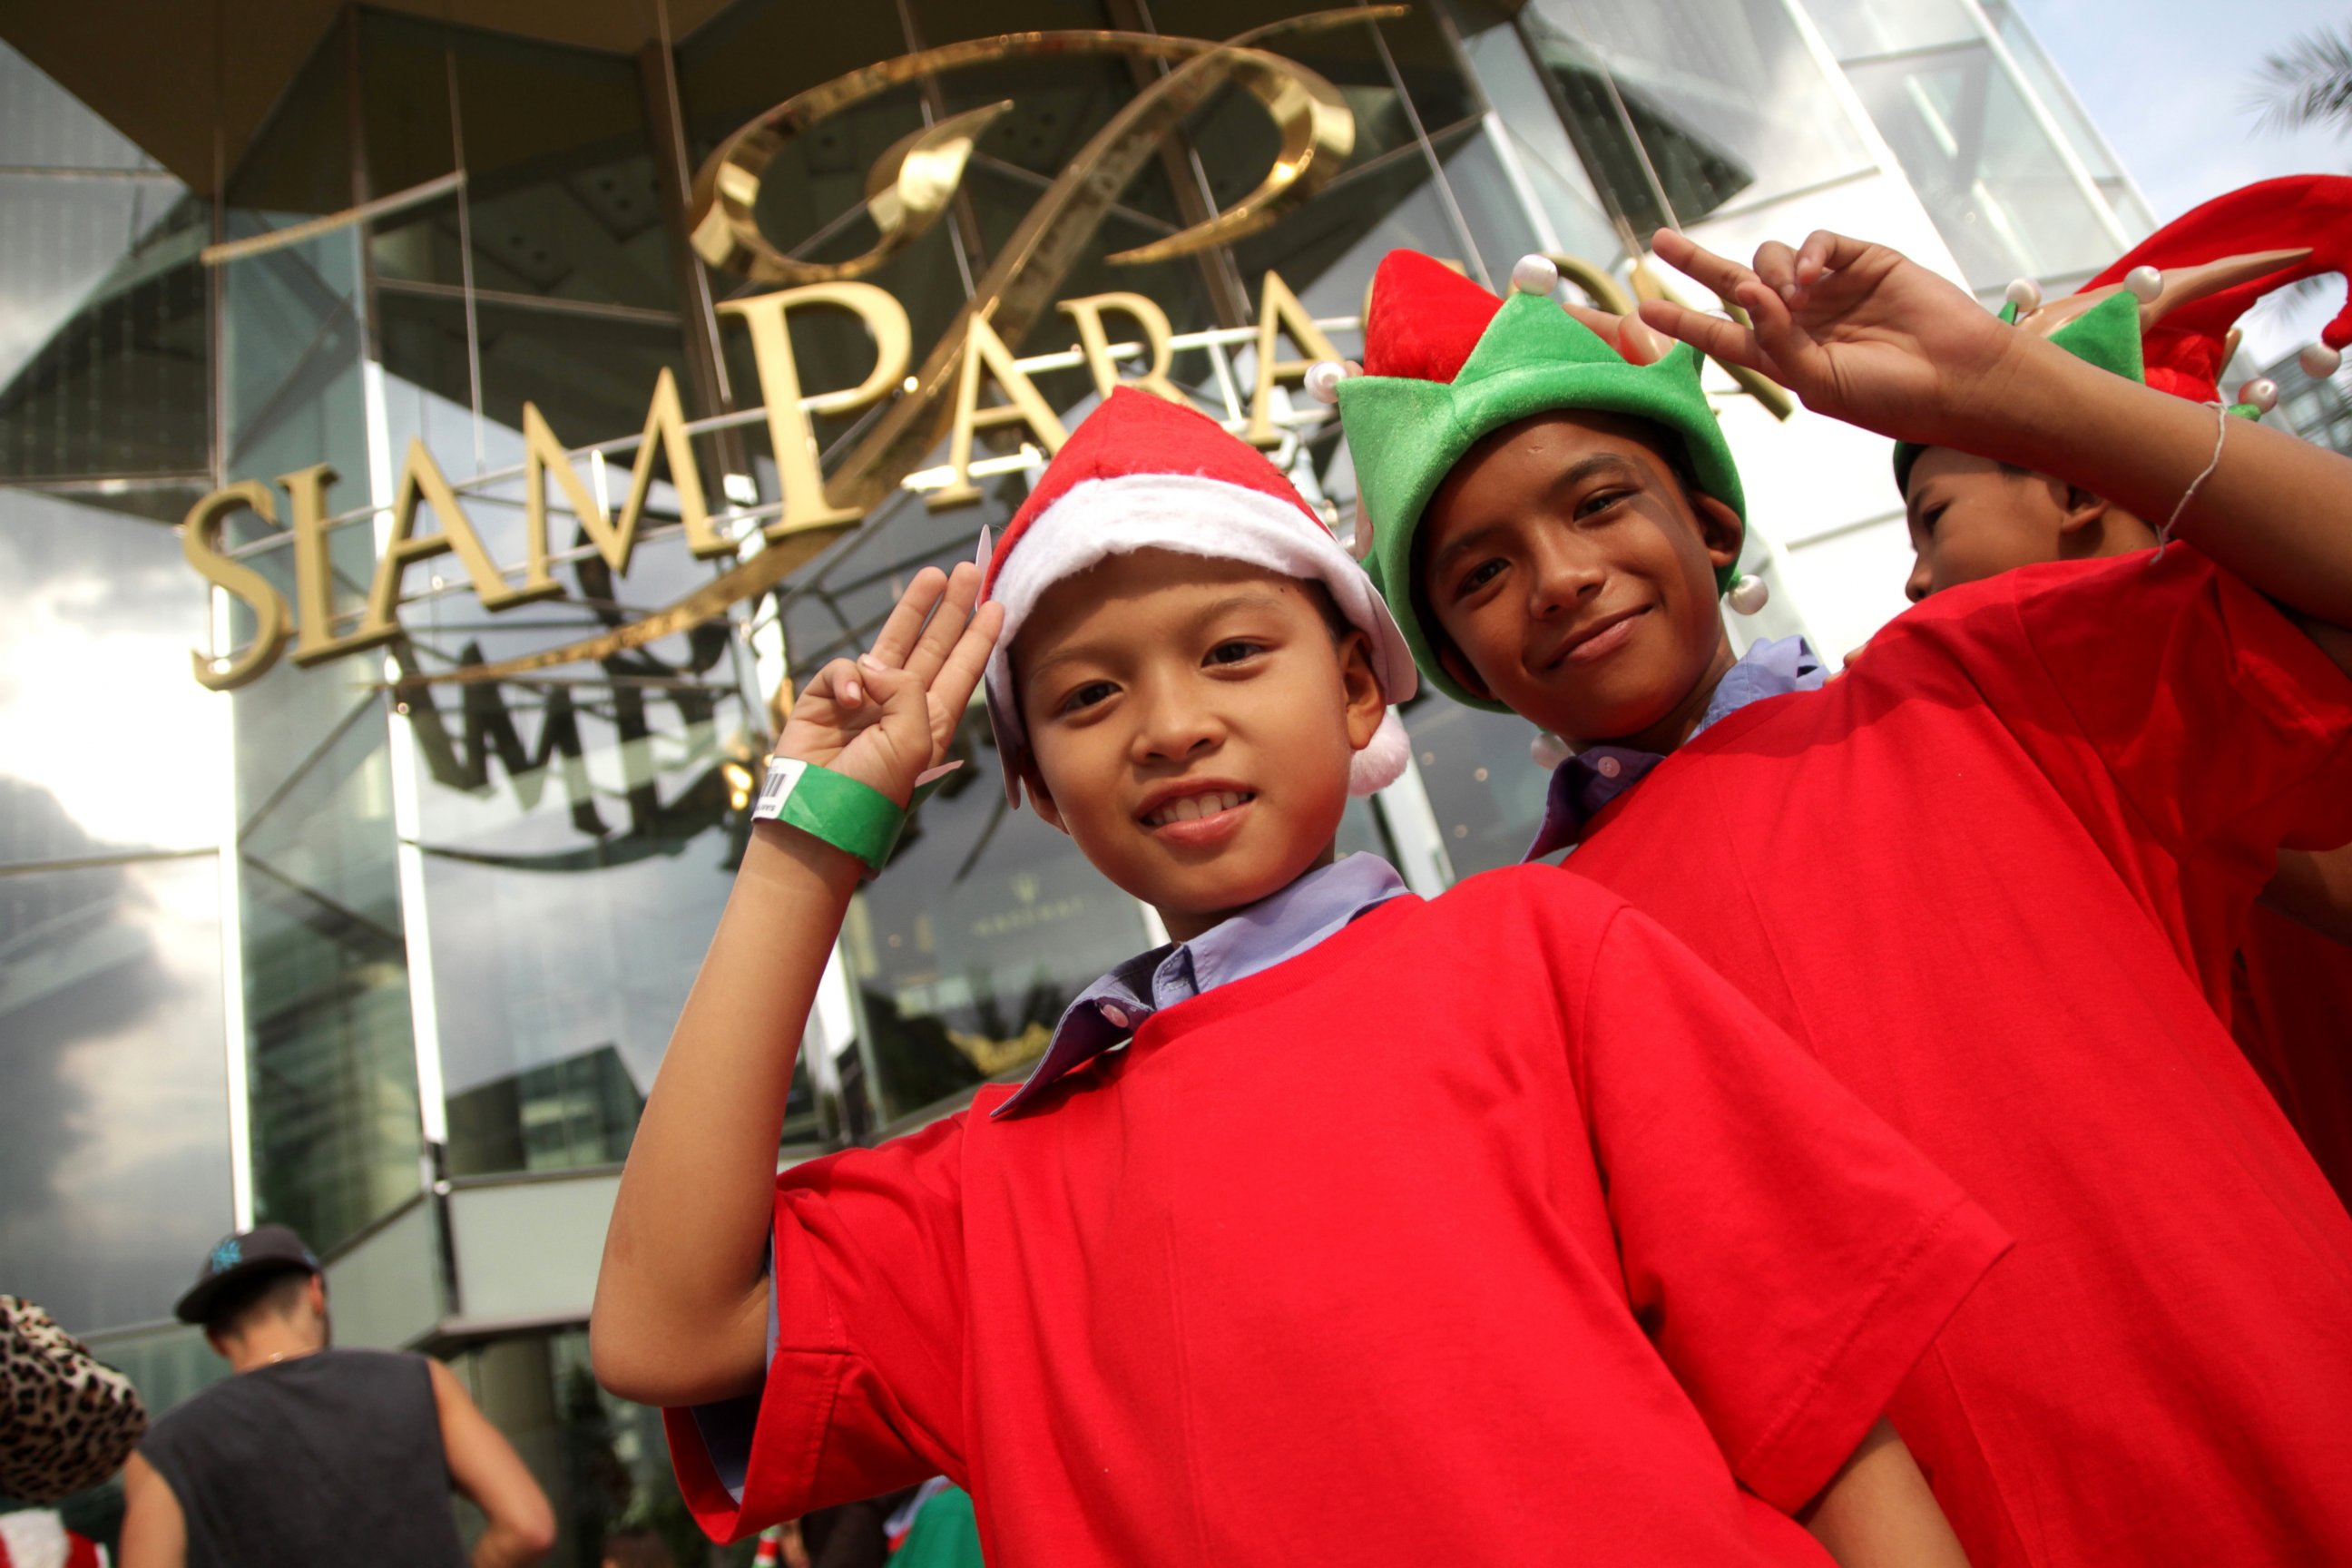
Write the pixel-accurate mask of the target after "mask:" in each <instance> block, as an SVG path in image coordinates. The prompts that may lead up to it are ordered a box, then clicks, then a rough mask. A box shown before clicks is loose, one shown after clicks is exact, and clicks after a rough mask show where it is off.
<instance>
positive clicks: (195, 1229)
mask: <svg viewBox="0 0 2352 1568" xmlns="http://www.w3.org/2000/svg"><path fill="white" fill-rule="evenodd" d="M0 829H5V832H6V834H7V837H9V838H10V839H11V840H12V841H15V842H18V843H21V842H24V841H25V840H26V838H28V837H29V838H31V839H34V840H37V841H40V842H42V843H43V845H44V847H47V848H49V849H51V850H52V851H54V850H55V849H57V848H61V847H68V843H69V841H70V840H71V838H72V837H73V836H74V835H76V834H77V833H78V832H79V829H78V828H77V827H76V826H75V825H74V824H73V823H72V822H71V820H70V819H69V818H67V817H65V816H64V814H63V813H62V812H61V811H59V809H58V804H57V802H56V801H55V800H54V799H53V798H51V797H49V796H48V795H46V794H45V793H43V792H41V791H39V790H38V789H37V787H36V786H33V785H30V784H24V783H21V782H19V781H16V780H13V779H0ZM85 847H86V848H88V849H89V850H103V849H104V848H106V846H105V845H103V844H101V843H98V842H96V841H87V840H86V841H85ZM218 878H219V868H218V862H217V860H216V859H215V858H213V857H211V856H201V857H197V858H186V859H171V860H145V861H140V862H136V863H132V864H129V865H113V866H100V867H93V868H87V869H81V870H71V871H24V870H13V871H8V872H6V873H5V874H0V1081H5V1083H6V1085H7V1092H6V1093H5V1094H0V1172H5V1179H6V1182H7V1190H8V1194H9V1198H8V1202H7V1204H6V1205H5V1208H0V1268H5V1270H6V1273H7V1278H8V1289H9V1290H10V1291H11V1292H13V1293H16V1294H19V1295H23V1296H26V1297H29V1298H31V1299H32V1300H37V1301H39V1302H40V1303H41V1304H42V1305H43V1306H45V1307H47V1308H48V1310H50V1311H51V1312H52V1313H54V1314H55V1315H56V1316H57V1319H58V1321H59V1322H61V1323H63V1324H65V1325H66V1326H67V1327H68V1329H77V1330H79V1329H100V1328H107V1327H110V1326H114V1325H118V1324H124V1323H138V1322H147V1321H153V1320H155V1319H158V1318H165V1317H168V1316H170V1314H171V1308H172V1302H173V1299H174V1298H176V1297H177V1296H178V1295H179V1293H180V1292H181V1291H182V1290H184V1289H186V1288H187V1283H188V1280H189V1279H190V1278H191V1277H192V1274H191V1271H192V1270H193V1268H194V1265H195V1263H196V1260H197V1259H199V1258H202V1257H203V1256H204V1254H205V1248H206V1247H210V1246H211V1245H212V1244H213V1242H214V1241H215V1240H217V1239H218V1238H219V1237H220V1236H221V1235H222V1234H223V1233H225V1232H226V1231H227V1230H228V1229H229V1228H230V1224H229V1220H230V1214H229V1191H228V1172H229V1161H228V1104H227V1090H226V1068H225V1058H224V1056H223V1051H222V1035H221V992H220V913H219V911H220V900H219V889H218V885H217V884H218Z"/></svg>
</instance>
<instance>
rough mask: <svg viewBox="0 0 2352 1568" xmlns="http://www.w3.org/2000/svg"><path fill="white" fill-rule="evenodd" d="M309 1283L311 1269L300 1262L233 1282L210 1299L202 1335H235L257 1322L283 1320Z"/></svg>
mask: <svg viewBox="0 0 2352 1568" xmlns="http://www.w3.org/2000/svg"><path fill="white" fill-rule="evenodd" d="M309 1283H310V1269H308V1268H303V1267H302V1266H301V1265H300V1264H299V1263H289V1264H288V1265H287V1266H286V1267H285V1268H272V1269H269V1270H267V1271H266V1272H262V1273H257V1274H254V1275H252V1276H250V1277H248V1278H246V1279H236V1280H232V1281H230V1282H229V1283H228V1284H227V1285H226V1286H224V1287H223V1288H222V1289H221V1292H220V1294H219V1295H217V1296H215V1297H214V1298H213V1300H212V1305H211V1308H210V1310H207V1311H206V1312H205V1332H206V1333H208V1334H237V1333H242V1332H244V1331H245V1330H246V1328H247V1326H249V1325H250V1324H251V1323H252V1322H253V1321H256V1320H257V1319H260V1318H264V1317H272V1318H283V1317H286V1316H288V1315H289V1314H290V1313H291V1312H292V1311H293V1310H294V1304H295V1303H296V1302H297V1301H299V1300H301V1299H302V1289H303V1287H304V1286H306V1285H308V1284H309Z"/></svg>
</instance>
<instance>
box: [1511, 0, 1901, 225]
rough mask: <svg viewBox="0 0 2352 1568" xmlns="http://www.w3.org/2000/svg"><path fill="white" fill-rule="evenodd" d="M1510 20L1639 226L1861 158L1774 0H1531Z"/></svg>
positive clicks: (1856, 139) (1788, 187)
mask: <svg viewBox="0 0 2352 1568" xmlns="http://www.w3.org/2000/svg"><path fill="white" fill-rule="evenodd" d="M1520 22H1521V26H1523V27H1524V28H1525V30H1526V36H1527V38H1528V45H1529V47H1530V48H1531V50H1532V51H1533V52H1534V54H1535V56H1536V58H1537V60H1538V63H1539V64H1540V65H1541V66H1542V67H1543V68H1544V69H1545V71H1546V72H1547V73H1548V74H1549V76H1550V77H1551V79H1553V81H1554V82H1555V83H1556V84H1557V86H1558V89H1559V101H1560V104H1561V107H1562V110H1563V112H1564V113H1565V115H1566V117H1567V120H1568V124H1569V131H1570V135H1571V136H1572V137H1573V138H1574V139H1575V141H1576V142H1577V145H1578V149H1579V151H1580V153H1582V154H1583V158H1584V162H1585V165H1586V167H1587V168H1588V169H1590V170H1591V172H1592V174H1593V177H1594V178H1595V180H1596V181H1597V182H1598V183H1599V184H1601V186H1602V187H1603V188H1604V190H1605V191H1606V192H1608V193H1609V194H1611V195H1613V196H1614V197H1615V198H1616V200H1617V202H1618V203H1619V205H1620V207H1621V210H1622V212H1623V213H1624V215H1625V216H1626V219H1627V221H1628V222H1630V223H1631V224H1632V225H1633V230H1634V232H1635V233H1637V234H1646V233H1648V232H1649V231H1650V230H1651V229H1652V228H1654V227H1656V226H1659V225H1660V224H1664V223H1670V222H1676V221H1678V222H1680V223H1683V224H1691V223H1696V222H1697V221H1698V220H1699V219H1701V218H1703V217H1705V216H1707V215H1708V214H1710V213H1712V212H1715V211H1717V209H1718V208H1721V207H1724V206H1726V205H1729V204H1730V203H1732V202H1733V201H1735V200H1737V201H1738V202H1740V203H1741V204H1742V205H1746V204H1748V203H1753V202H1757V201H1763V200H1769V199H1770V198H1772V197H1775V196H1780V195H1789V194H1790V193H1792V192H1795V191H1798V190H1801V189H1803V188H1805V187H1807V186H1809V185H1813V184H1820V183H1822V181H1825V180H1832V179H1836V178H1839V177H1841V176H1843V175H1845V174H1853V173H1855V172H1857V171H1859V170H1863V169H1866V168H1868V167H1870V156H1869V153H1868V150H1867V149H1866V148H1865V147H1864V144H1863V141H1862V138H1861V136H1860V135H1859V134H1858V133H1857V132H1855V131H1854V129H1853V126H1852V125H1851V124H1849V123H1848V122H1847V121H1846V119H1845V117H1844V114H1843V111H1842V110H1840V109H1839V107H1838V103H1837V99H1836V95H1835V94H1834V93H1833V92H1832V91H1831V84H1830V82H1829V81H1828V79H1826V78H1825V77H1824V76H1823V74H1822V69H1821V67H1820V65H1819V64H1818V63H1817V62H1816V61H1815V60H1814V58H1813V57H1812V55H1811V53H1810V52H1809V51H1808V50H1807V49H1806V47H1805V44H1804V39H1803V37H1802V35H1801V34H1800V33H1799V32H1798V30H1797V27H1796V24H1795V23H1794V22H1792V21H1791V20H1790V17H1789V15H1788V13H1787V11H1786V10H1784V9H1783V8H1782V5H1781V4H1780V0H1663V3H1661V4H1657V5H1598V4H1593V3H1592V0H1534V3H1533V4H1531V5H1528V8H1527V9H1526V10H1525V11H1523V12H1521V13H1520ZM1662 200H1663V205H1661V201H1662Z"/></svg>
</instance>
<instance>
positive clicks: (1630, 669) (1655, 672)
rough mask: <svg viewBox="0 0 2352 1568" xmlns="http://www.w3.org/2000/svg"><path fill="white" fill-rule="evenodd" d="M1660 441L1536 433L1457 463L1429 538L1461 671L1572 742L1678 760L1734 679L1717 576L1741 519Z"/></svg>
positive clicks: (1621, 425)
mask: <svg viewBox="0 0 2352 1568" xmlns="http://www.w3.org/2000/svg"><path fill="white" fill-rule="evenodd" d="M1656 443H1657V437H1656V434H1655V432H1654V427H1653V426H1648V425H1646V424H1644V423H1643V422H1642V421H1639V420H1635V419H1628V418H1622V417H1620V416H1614V415H1606V414H1566V413H1559V414H1545V415H1539V416H1536V417H1534V418H1531V419H1526V420H1522V421H1521V422H1519V423H1518V424H1517V425H1512V426H1507V427H1506V428H1504V429H1502V430H1499V431H1497V432H1496V433H1495V434H1494V435H1492V436H1489V437H1486V439H1485V440H1484V441H1482V442H1480V443H1479V444H1478V445H1477V446H1475V447H1472V448H1471V449H1470V451H1469V453H1468V454H1467V455H1466V456H1465V457H1464V458H1463V459H1462V461H1461V462H1459V463H1457V464H1455V465H1454V469H1453V471H1452V472H1451V473H1449V474H1448V475H1447V476H1446V477H1445V481H1444V483H1443V484H1442V485H1440V486H1439V487H1438V489H1437V493H1436V494H1435V495H1433V496H1432V497H1431V498H1430V501H1429V505H1428V506H1427V507H1426V508H1425V509H1424V510H1423V515H1422V522H1421V529H1420V535H1419V537H1418V538H1417V539H1416V540H1415V541H1414V570H1413V577H1414V584H1415V587H1416V588H1417V590H1418V591H1419V594H1420V595H1421V603H1422V607H1423V617H1422V618H1423V625H1424V626H1432V627H1433V628H1434V629H1435V630H1436V631H1437V633H1438V634H1439V635H1438V636H1437V637H1434V638H1433V642H1434V643H1435V644H1436V647H1437V653H1438V657H1439V658H1441V659H1442V660H1443V661H1444V664H1445V668H1446V670H1447V673H1449V674H1451V675H1452V676H1453V677H1454V679H1456V680H1458V681H1459V682H1460V683H1461V684H1462V685H1463V686H1464V687H1465V688H1466V689H1469V690H1470V691H1472V692H1474V693H1476V694H1477V695H1479V696H1482V697H1488V698H1491V699H1493V700H1496V701H1499V702H1502V703H1504V704H1506V705H1507V706H1508V707H1509V708H1510V709H1511V710H1513V711H1515V712H1517V713H1518V714H1520V715H1521V716H1522V717H1524V718H1527V719H1530V720H1532V721H1535V722H1536V723H1538V724H1540V725H1541V726H1543V727H1544V728H1545V729H1547V730H1549V731H1552V732H1553V733H1555V734H1558V735H1559V736H1561V737H1562V738H1563V739H1565V740H1567V741H1569V742H1570V743H1571V744H1576V745H1589V744H1591V743H1592V742H1599V741H1615V742H1623V743H1626V744H1631V745H1636V746H1639V747H1640V748H1641V749H1643V750H1645V751H1654V752H1665V751H1671V750H1673V749H1674V748H1675V746H1677V745H1679V744H1681V742H1683V740H1684V739H1685V737H1686V736H1687V735H1688V734H1689V733H1690V731H1691V730H1692V729H1694V728H1696V725H1697V722H1698V720H1699V719H1700V717H1701V716H1702V715H1703V714H1704V713H1705V712H1706V703H1707V699H1708V697H1709V696H1710V694H1711V693H1712V692H1713V691H1714V689H1715V684H1716V682H1717V680H1719V679H1721V678H1722V675H1723V672H1724V671H1725V670H1727V669H1728V668H1730V666H1731V662H1732V659H1731V644H1730V639H1729V638H1728V637H1727V636H1726V635H1725V633H1724V630H1723V623H1722V617H1721V616H1720V615H1719V614H1718V613H1717V609H1716V572H1717V568H1718V567H1721V566H1724V565H1727V564H1728V563H1730V562H1731V561H1732V560H1734V559H1735V558H1736V557H1737V555H1738V549H1739V537H1740V524H1739V519H1738V514H1737V513H1735V512H1733V511H1732V510H1731V509H1730V508H1729V507H1727V506H1725V505H1724V504H1723V503H1722V502H1721V501H1718V500H1715V499H1714V498H1713V497H1711V496H1705V495H1700V494H1698V493H1697V492H1696V491H1695V490H1694V489H1691V488H1690V487H1688V486H1687V485H1685V483H1684V482H1683V480H1682V479H1680V478H1679V477H1677V476H1676V474H1675V470H1674V468H1673V466H1672V465H1671V463H1670V462H1669V461H1668V460H1667V458H1665V457H1664V455H1663V453H1662V452H1661V451H1660V449H1659V447H1658V445H1657V444H1656Z"/></svg>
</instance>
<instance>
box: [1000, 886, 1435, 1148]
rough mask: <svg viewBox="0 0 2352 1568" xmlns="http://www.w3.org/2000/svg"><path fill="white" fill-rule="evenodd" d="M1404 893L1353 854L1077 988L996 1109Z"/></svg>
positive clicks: (1026, 1097)
mask: <svg viewBox="0 0 2352 1568" xmlns="http://www.w3.org/2000/svg"><path fill="white" fill-rule="evenodd" d="M1404 894H1405V885H1404V879H1402V878H1401V877H1399V876H1398V875H1397V874H1396V868H1394V867H1392V866H1391V865H1390V864H1389V863H1388V862H1387V861H1385V860H1383V859H1381V858H1380V857H1379V856H1377V855H1350V856H1349V857H1348V858H1346V859H1344V860H1338V861H1334V862H1333V863H1332V864H1330V865H1328V866H1325V867H1322V868H1319V869H1318V870H1313V871H1309V872H1307V875H1305V876H1304V877H1301V878H1299V879H1298V880H1297V881H1295V882H1293V883H1291V884H1290V886H1288V887H1286V888H1285V889H1282V891H1280V892H1278V893H1276V894H1274V895H1273V896H1272V897H1270V898H1265V899H1261V900H1258V901H1257V902H1256V903H1255V904H1252V905H1251V906H1250V907H1249V908H1247V909H1245V910H1242V911H1241V912H1240V913H1239V914H1236V915H1234V916H1231V917H1230V918H1228V919H1226V920H1223V921H1219V922H1218V923H1217V924H1215V925H1213V926H1212V927H1210V928H1209V929H1208V930H1207V931H1202V933H1201V934H1200V935H1199V936H1196V937H1194V938H1193V939H1192V941H1190V942H1171V943H1170V944H1168V945H1167V946H1164V947H1155V948H1153V949H1152V950H1151V951H1150V952H1141V953H1138V954H1137V955H1136V956H1135V957H1133V958H1130V959H1129V960H1128V961H1127V962H1126V963H1122V964H1120V965H1119V966H1118V968H1117V969H1114V970H1112V971H1111V972H1110V973H1108V974H1106V975H1104V976H1103V977H1102V978H1101V979H1100V980H1097V981H1096V982H1095V983H1094V984H1092V985H1089V986H1087V988H1086V989H1085V990H1084V991H1082V992H1080V993H1078V999H1077V1000H1076V1001H1075V1002H1073V1003H1071V1004H1070V1005H1069V1008H1068V1010H1067V1011H1066V1012H1064V1013H1063V1015H1062V1021H1061V1022H1060V1023H1059V1024H1057V1025H1055V1028H1054V1038H1053V1041H1052V1043H1051V1044H1049V1045H1048V1046H1047V1047H1045V1056H1044V1057H1043V1058H1041V1059H1040V1060H1039V1061H1038V1063H1037V1066H1036V1067H1035V1068H1034V1070H1032V1071H1031V1072H1030V1074H1029V1077H1028V1079H1027V1080H1026V1081H1025V1082H1024V1083H1023V1084H1022V1086H1021V1087H1020V1088H1019V1089H1014V1090H1013V1093H1012V1095H1011V1096H1009V1097H1008V1098H1007V1099H1006V1100H1005V1101H1004V1103H1003V1104H1002V1105H1000V1106H998V1107H997V1108H996V1110H994V1111H993V1112H992V1113H991V1114H992V1115H994V1116H1003V1115H1004V1114H1006V1113H1007V1112H1009V1111H1011V1110H1013V1109H1014V1108H1015V1107H1017V1106H1024V1105H1026V1104H1028V1103H1029V1102H1030V1101H1031V1100H1034V1099H1035V1098H1036V1097H1037V1096H1038V1095H1039V1094H1041V1093H1043V1092H1044V1091H1045V1086H1046V1085H1048V1084H1050V1083H1053V1082H1054V1081H1055V1079H1059V1078H1061V1077H1062V1076H1063V1075H1064V1074H1066V1073H1068V1072H1071V1071H1073V1070H1074V1069H1076V1068H1078V1067H1080V1066H1082V1065H1083V1064H1085V1063H1087V1062H1089V1061H1092V1060H1093V1059H1094V1058H1097V1057H1098V1056H1100V1055H1102V1054H1103V1053H1104V1052H1105V1051H1107V1050H1109V1049H1110V1048H1111V1047H1114V1046H1118V1045H1120V1044H1123V1043H1124V1042H1125V1041H1126V1040H1127V1039H1128V1037H1129V1036H1131V1035H1133V1034H1134V1033H1135V1031H1136V1030H1137V1029H1139V1028H1140V1027H1142V1026H1143V1021H1144V1020H1145V1019H1146V1018H1149V1017H1150V1016H1151V1015H1152V1014H1154V1013H1157V1012H1159V1011H1160V1010H1161V1009H1162V1008H1166V1007H1173V1006H1174V1005H1176V1004H1177V1003H1179V1002H1185V1001H1190V1000H1191V999H1192V998H1193V997H1195V996H1198V995H1200V994H1202V992H1204V991H1212V990H1214V989H1215V988H1216V987H1218V986H1220V985H1225V984H1231V983H1233V982H1234V981H1236V980H1245V979H1247V978H1248V977H1249V976H1251V975H1253V974H1255V973H1258V972H1259V971H1260V970H1264V969H1271V968H1273V967H1274V966H1275V965H1276V964H1277V963H1283V962H1284V961H1286V960H1287V959H1293V958H1296V957H1297V956H1298V955H1299V954H1300V953H1302V952H1306V951H1307V949H1308V948H1310V947H1313V946H1314V945H1315V944H1316V943H1317V942H1321V941H1322V940H1323V939H1324V938H1325V937H1328V936H1329V935H1331V934H1332V933H1333V932H1334V931H1339V930H1340V929H1341V928H1342V927H1344V926H1345V925H1347V923H1348V922H1349V921H1352V920H1354V919H1355V918H1356V917H1357V916H1358V915H1360V914H1362V913H1364V912H1365V911H1367V910H1371V909H1373V908H1376V907H1377V906H1379V905H1381V904H1384V903H1386V902H1388V901H1389V900H1391V899H1394V898H1401V897H1403V896H1404Z"/></svg>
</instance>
